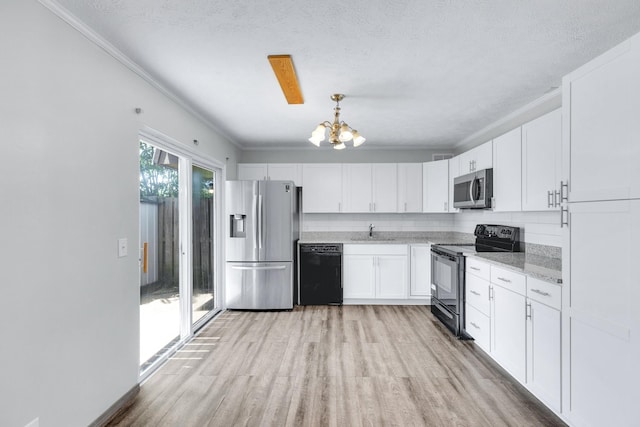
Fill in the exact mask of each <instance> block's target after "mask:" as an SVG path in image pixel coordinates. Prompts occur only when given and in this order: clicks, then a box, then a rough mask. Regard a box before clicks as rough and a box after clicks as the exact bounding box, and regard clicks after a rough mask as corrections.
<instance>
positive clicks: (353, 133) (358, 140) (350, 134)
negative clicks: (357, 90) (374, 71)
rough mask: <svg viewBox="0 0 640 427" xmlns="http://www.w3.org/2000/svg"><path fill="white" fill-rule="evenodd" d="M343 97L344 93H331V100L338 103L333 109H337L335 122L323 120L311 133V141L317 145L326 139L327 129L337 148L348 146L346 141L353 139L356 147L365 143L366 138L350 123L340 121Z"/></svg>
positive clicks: (332, 143) (331, 141)
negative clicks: (351, 126)
mask: <svg viewBox="0 0 640 427" xmlns="http://www.w3.org/2000/svg"><path fill="white" fill-rule="evenodd" d="M343 99H344V95H343V94H341V93H336V94H333V95H331V100H332V101H335V103H336V108H334V109H333V110H334V111H335V117H334V119H333V123H331V122H329V121H325V122H322V123H320V124H319V125H318V127H317V128H316V130H314V131H313V132H312V133H311V138H309V142H311V143H312V144H313V145H315V146H316V147H320V143H321V142H322V141H324V138H325V136H326V131H327V129H329V142H330V143H331V145H332V146H333V148H334V149H336V150H343V149H345V148H347V146H346V145H344V143H345V142H348V141H351V140H353V146H354V147H359V146H360V145H362V144H363V143H364V141H365V138H364V137H363V136H362V135H360V134H359V133H358V131H357V130H355V129H351V128H350V127H349V125H348V124H346V123H345V122H341V121H340V101H342V100H343Z"/></svg>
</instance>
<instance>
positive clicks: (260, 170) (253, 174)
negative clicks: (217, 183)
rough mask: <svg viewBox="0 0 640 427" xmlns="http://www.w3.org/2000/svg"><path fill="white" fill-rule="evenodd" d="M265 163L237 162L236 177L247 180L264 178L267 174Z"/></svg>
mask: <svg viewBox="0 0 640 427" xmlns="http://www.w3.org/2000/svg"><path fill="white" fill-rule="evenodd" d="M267 169H268V168H267V164H266V163H238V179H242V180H249V181H253V180H256V181H262V180H266V179H267V177H268V176H269V172H268V170H267Z"/></svg>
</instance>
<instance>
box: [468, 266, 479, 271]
mask: <svg viewBox="0 0 640 427" xmlns="http://www.w3.org/2000/svg"><path fill="white" fill-rule="evenodd" d="M469 268H470V269H471V270H475V271H480V269H479V268H478V267H473V266H469Z"/></svg>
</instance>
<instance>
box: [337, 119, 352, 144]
mask: <svg viewBox="0 0 640 427" xmlns="http://www.w3.org/2000/svg"><path fill="white" fill-rule="evenodd" d="M351 138H353V136H352V135H351V129H349V126H348V125H347V124H346V123H343V124H342V126H340V136H339V139H340V141H342V142H347V141H349V140H350V139H351Z"/></svg>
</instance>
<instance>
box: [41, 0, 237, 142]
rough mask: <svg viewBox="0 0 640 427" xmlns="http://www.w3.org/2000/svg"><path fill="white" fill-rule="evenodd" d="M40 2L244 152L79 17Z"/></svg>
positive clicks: (47, 0)
mask: <svg viewBox="0 0 640 427" xmlns="http://www.w3.org/2000/svg"><path fill="white" fill-rule="evenodd" d="M38 2H39V3H40V4H41V5H43V6H44V7H46V8H47V9H49V10H50V11H51V12H53V14H54V15H56V16H57V17H58V18H60V19H62V20H63V21H64V22H66V23H67V24H69V25H70V26H71V27H72V28H74V29H75V30H76V31H78V32H79V33H80V34H82V35H83V36H84V37H86V38H87V39H88V40H89V41H90V42H92V43H94V44H95V45H97V46H98V47H100V48H101V49H102V50H104V51H105V52H106V53H108V54H109V55H111V56H112V57H113V58H115V59H116V60H117V61H118V62H120V63H121V64H123V65H124V66H125V67H127V68H128V69H129V70H131V71H133V72H134V73H135V74H137V75H138V76H139V77H141V78H142V79H143V80H144V81H146V82H147V83H149V84H150V85H151V86H152V87H153V88H155V89H156V90H158V91H159V92H160V93H162V94H163V95H165V96H166V97H167V98H169V99H170V100H171V101H173V102H175V103H176V104H178V105H179V106H180V107H181V108H183V109H184V110H186V111H187V112H188V113H189V114H191V115H192V116H194V117H195V118H197V119H198V120H200V121H201V122H203V123H204V124H205V125H207V126H208V127H209V128H211V129H212V130H213V131H215V132H216V133H218V134H219V135H220V136H222V137H223V138H224V139H225V140H227V142H229V143H230V144H232V145H234V146H235V147H237V148H239V149H241V150H243V149H245V147H244V146H243V145H241V144H239V143H238V142H236V141H235V140H234V139H233V138H231V137H230V136H229V135H228V134H227V133H226V132H223V131H222V130H220V128H218V126H216V125H215V124H214V123H212V122H211V120H209V119H208V118H206V117H204V116H203V115H202V113H200V112H199V111H197V110H196V109H195V108H194V107H192V106H191V105H190V104H189V103H188V102H186V101H185V100H184V99H183V98H181V97H180V96H178V95H176V94H175V93H174V92H173V91H171V90H169V89H167V88H166V87H165V86H164V85H163V84H162V83H160V82H158V81H157V80H156V79H154V78H153V77H152V76H151V75H150V74H149V73H148V72H147V71H146V70H144V69H143V68H142V67H141V66H139V65H138V64H137V63H136V62H134V61H133V60H132V59H131V58H129V57H128V56H127V55H125V54H124V53H122V51H120V50H119V49H118V48H117V47H115V46H114V45H113V44H111V43H110V42H108V41H107V40H106V39H104V38H103V37H102V36H101V35H100V34H98V33H96V32H95V31H94V30H93V29H92V28H91V27H89V26H88V25H87V24H85V23H84V22H82V21H81V20H80V19H78V17H76V16H75V15H73V14H72V13H71V12H69V11H68V10H67V9H65V8H64V7H63V6H62V5H60V4H59V3H58V2H57V1H56V0H38Z"/></svg>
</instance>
